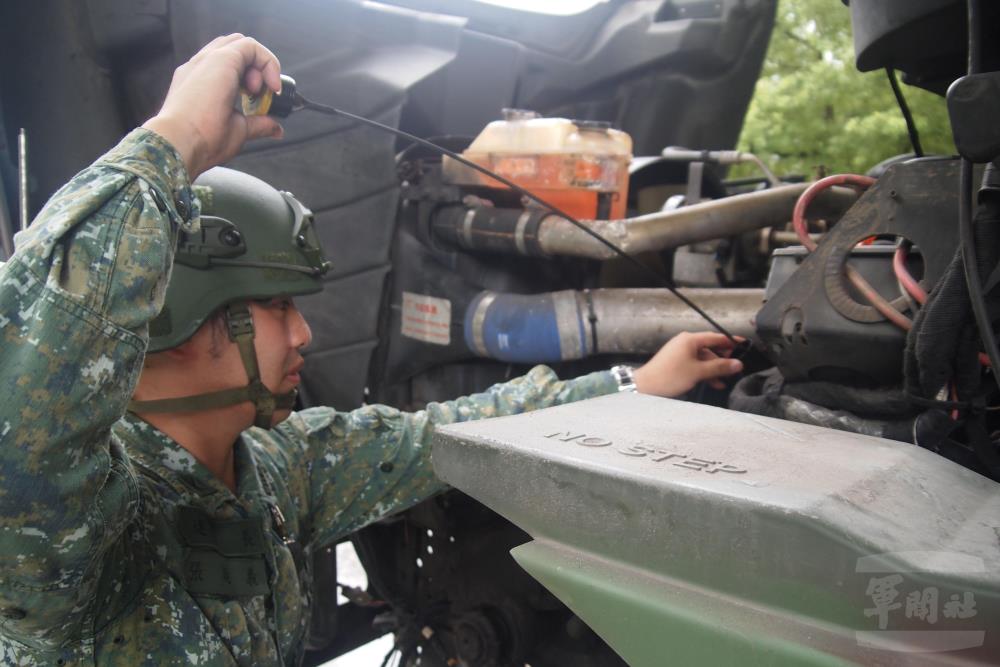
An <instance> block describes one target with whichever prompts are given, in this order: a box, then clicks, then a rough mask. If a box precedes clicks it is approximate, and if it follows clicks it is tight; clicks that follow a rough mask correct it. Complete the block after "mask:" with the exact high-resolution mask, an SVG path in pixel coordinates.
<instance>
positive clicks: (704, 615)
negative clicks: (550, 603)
mask: <svg viewBox="0 0 1000 667" xmlns="http://www.w3.org/2000/svg"><path fill="white" fill-rule="evenodd" d="M511 553H512V554H513V555H514V558H515V559H516V560H517V562H518V564H520V565H521V567H523V568H524V569H525V570H527V572H528V573H529V574H531V575H532V576H533V577H535V578H536V579H538V581H540V582H541V583H542V584H543V585H544V586H545V587H546V588H548V589H549V590H550V591H552V592H553V593H554V594H555V595H556V596H557V597H558V598H559V599H560V600H562V601H563V602H564V603H566V605H567V606H568V607H569V608H570V609H572V610H573V611H574V613H576V614H577V615H578V616H579V617H580V618H581V619H583V620H584V621H585V622H586V623H587V624H588V625H589V626H590V627H591V628H592V629H593V630H594V631H595V632H597V634H599V635H601V637H602V638H603V639H604V640H605V641H606V642H608V644H610V645H611V646H613V647H615V649H616V650H617V651H618V653H619V654H620V655H621V656H622V657H623V658H624V659H625V660H626V661H627V662H628V664H630V665H633V667H662V666H664V665H771V666H777V665H789V666H793V665H814V666H816V667H843V666H844V665H849V664H851V663H850V662H849V661H845V660H843V659H841V658H837V657H835V656H832V655H830V654H828V653H826V652H824V651H823V650H820V649H817V648H813V647H810V646H803V645H802V644H800V643H798V642H796V641H794V639H789V638H783V637H780V636H775V635H774V634H772V633H774V630H775V628H783V629H784V630H786V631H787V630H791V629H792V627H793V626H795V625H797V624H795V623H794V622H792V623H791V625H784V624H782V625H779V623H783V622H787V621H789V619H782V618H781V617H780V615H779V614H777V613H773V614H770V613H767V612H765V611H764V610H762V609H755V610H749V609H746V610H744V611H745V612H746V613H733V609H734V607H738V604H734V601H732V600H724V599H722V598H720V597H719V596H718V595H712V594H710V593H709V592H708V591H705V590H692V589H690V588H686V587H684V586H681V585H679V584H678V582H671V581H669V580H667V579H665V578H663V577H661V576H657V575H655V574H653V573H650V572H645V571H642V570H638V569H636V568H634V567H629V566H627V565H623V564H621V563H615V562H613V561H608V560H603V559H600V558H595V557H592V556H588V555H586V554H584V553H582V552H579V551H574V550H571V549H566V548H565V547H560V546H559V545H557V544H554V543H551V542H544V541H534V542H529V543H528V544H524V545H522V546H520V547H517V548H516V549H514V550H513V551H512V552H511ZM723 617H724V618H726V619H727V622H725V623H720V618H723ZM795 629H796V630H800V631H811V632H813V633H814V634H816V635H819V634H824V635H832V634H834V633H833V631H832V629H831V628H824V629H820V628H818V627H811V628H803V627H796V628H795ZM788 634H791V633H788Z"/></svg>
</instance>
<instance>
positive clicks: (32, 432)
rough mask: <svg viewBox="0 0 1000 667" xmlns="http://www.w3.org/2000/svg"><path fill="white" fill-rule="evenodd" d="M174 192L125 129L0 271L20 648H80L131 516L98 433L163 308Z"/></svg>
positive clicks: (131, 380)
mask: <svg viewBox="0 0 1000 667" xmlns="http://www.w3.org/2000/svg"><path fill="white" fill-rule="evenodd" d="M186 187H188V179H187V175H186V173H185V170H184V166H183V163H182V162H181V159H180V156H178V155H177V153H176V152H175V151H174V149H173V148H172V147H171V146H170V145H169V144H168V143H167V142H166V141H164V140H163V139H161V138H160V137H158V136H157V135H155V134H153V133H152V132H149V131H146V130H136V131H135V132H133V133H131V134H130V135H128V136H127V137H126V138H125V139H124V140H122V142H121V143H120V144H119V145H118V146H117V147H115V148H114V149H112V150H111V151H110V152H109V153H108V154H106V155H105V156H104V157H103V158H101V159H100V160H98V161H97V162H95V163H94V164H93V165H92V166H90V167H88V168H87V169H85V170H84V171H82V172H80V173H79V174H78V175H77V176H75V177H74V178H73V179H72V180H71V181H70V182H69V183H68V184H67V185H65V186H64V187H63V188H62V189H60V190H59V191H58V192H57V193H56V194H55V195H53V197H52V198H51V199H50V200H49V202H48V203H47V204H46V205H45V207H44V209H43V210H42V211H41V212H40V213H39V215H38V217H37V218H36V219H35V221H34V223H33V224H32V226H31V227H30V228H29V229H28V230H27V231H26V232H22V233H21V234H19V235H18V237H17V251H16V252H15V253H14V255H13V256H12V257H11V259H10V261H8V262H7V263H6V264H3V265H0V394H2V396H3V398H2V400H0V554H2V557H0V634H2V635H3V636H4V637H6V638H8V639H13V640H15V641H17V642H19V643H21V644H26V645H28V646H30V647H33V648H38V649H46V648H52V647H53V646H56V645H58V644H60V643H64V642H66V641H67V640H69V639H71V638H73V637H80V636H81V633H82V635H83V636H85V635H86V634H87V633H86V630H85V627H84V624H85V623H86V622H87V607H88V602H90V600H91V599H92V597H93V590H92V587H93V584H94V582H95V581H96V579H97V576H96V574H97V570H98V568H99V567H100V563H101V558H102V554H104V553H105V552H106V550H107V549H108V548H109V547H110V546H111V545H112V544H114V543H115V541H116V540H117V539H118V538H119V537H120V536H121V533H122V531H123V529H124V528H125V526H126V525H127V524H128V522H129V521H130V520H131V519H132V517H133V516H134V513H135V512H136V510H137V485H136V482H135V478H134V476H133V474H132V472H131V468H130V466H129V465H128V460H127V458H126V457H125V455H124V453H123V452H122V451H121V449H120V448H119V447H116V446H115V445H114V443H112V442H111V437H110V428H111V426H112V424H114V422H116V421H117V420H118V419H119V418H120V417H121V416H122V415H123V414H124V412H125V409H126V405H127V403H128V400H129V398H130V396H131V394H132V390H133V388H134V387H135V384H136V382H137V379H138V376H139V372H140V370H141V368H142V362H143V357H144V354H145V349H146V343H147V323H148V322H149V320H150V319H151V318H152V317H153V316H154V315H155V314H156V313H157V312H158V310H159V309H160V308H161V307H162V304H163V297H164V292H165V288H166V284H167V280H168V274H169V269H170V266H171V263H172V259H173V257H172V253H173V243H174V241H175V237H176V233H177V227H178V225H179V224H182V222H183V221H182V220H181V219H180V217H179V216H178V215H177V213H176V210H175V207H174V206H173V201H174V192H175V191H179V190H180V189H182V188H186ZM193 219H197V218H196V217H193ZM183 224H188V223H186V222H183Z"/></svg>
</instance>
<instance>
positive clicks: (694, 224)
mask: <svg viewBox="0 0 1000 667" xmlns="http://www.w3.org/2000/svg"><path fill="white" fill-rule="evenodd" d="M809 185H810V184H809V183H795V184H792V185H783V186H781V187H777V188H770V189H768V190H760V191H757V192H749V193H746V194H740V195H734V196H732V197H725V198H723V199H715V200H712V201H706V202H701V203H699V204H693V205H691V206H685V207H682V208H679V209H673V210H670V211H661V212H658V213H651V214H649V215H643V216H640V217H637V218H626V219H623V220H587V221H584V224H586V225H588V226H589V227H590V228H591V229H593V230H594V231H595V232H597V233H598V234H600V235H601V236H603V237H605V238H607V239H608V240H609V241H611V242H612V243H614V244H615V245H617V246H618V247H620V248H621V249H622V250H624V251H625V252H627V253H629V254H636V253H640V252H647V251H651V250H666V249H669V248H677V247H679V246H682V245H689V244H691V243H699V242H702V241H710V240H713V239H719V238H725V237H728V236H734V235H736V234H741V233H743V232H749V231H753V230H756V229H761V228H763V227H769V226H772V225H776V224H780V223H783V222H786V221H788V220H790V219H791V216H792V209H793V208H794V207H795V202H796V201H797V200H798V198H799V195H801V194H802V193H803V192H804V191H805V190H806V188H808V187H809ZM858 196H859V195H858V193H857V192H855V191H854V190H853V189H851V188H843V187H840V188H831V189H829V190H825V191H824V192H823V193H822V194H821V195H820V196H818V197H817V198H816V200H815V201H814V205H815V206H816V209H815V210H813V209H810V210H811V212H812V213H813V215H815V216H817V217H840V216H841V215H843V214H844V212H845V211H847V209H849V208H850V207H851V205H852V204H854V202H855V201H856V200H857V198H858ZM537 243H538V246H539V247H540V249H541V250H542V252H544V253H545V254H546V255H569V256H573V257H588V258H591V259H611V258H612V257H615V256H616V255H615V254H614V253H613V252H612V251H611V250H610V249H608V248H607V247H606V246H604V245H602V244H601V243H599V242H597V241H596V240H594V239H593V238H592V237H590V236H588V235H587V234H585V233H584V232H583V231H581V230H580V229H578V228H577V227H575V226H573V225H572V224H571V223H570V222H569V221H568V220H566V219H565V218H562V217H560V216H555V215H550V216H547V217H546V218H544V219H543V220H542V221H541V223H540V225H539V227H538V240H537Z"/></svg>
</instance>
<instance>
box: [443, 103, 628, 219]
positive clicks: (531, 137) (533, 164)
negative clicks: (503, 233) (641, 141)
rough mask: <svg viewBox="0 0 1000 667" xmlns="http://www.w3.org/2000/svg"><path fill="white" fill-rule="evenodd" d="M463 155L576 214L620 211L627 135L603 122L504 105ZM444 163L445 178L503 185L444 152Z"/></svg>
mask: <svg viewBox="0 0 1000 667" xmlns="http://www.w3.org/2000/svg"><path fill="white" fill-rule="evenodd" d="M462 157H464V158H466V159H467V160H470V161H472V162H475V163H476V164H478V165H481V166H483V167H486V168H487V169H490V170H491V171H494V172H496V173H497V174H499V175H500V176H503V177H504V178H507V179H509V180H511V181H513V182H514V183H517V184H518V185H520V186H521V187H523V188H527V189H528V190H531V191H532V192H533V193H535V194H537V195H538V196H539V197H541V198H542V199H545V200H546V201H548V202H550V203H552V204H553V205H555V206H557V207H559V208H561V209H562V210H564V211H565V212H567V213H569V214H570V215H572V216H574V217H576V218H584V219H614V218H623V217H625V202H626V199H627V197H628V164H629V161H630V160H631V159H632V138H631V137H629V135H628V134H626V133H625V132H622V131H620V130H613V129H611V128H610V126H609V124H608V123H602V122H596V121H572V120H567V119H565V118H541V117H539V116H538V114H536V113H535V112H533V111H520V110H516V109H504V119H503V120H497V121H493V122H492V123H490V124H489V125H487V126H486V128H485V129H484V130H483V131H482V132H481V133H480V134H479V136H478V137H476V139H475V141H473V142H472V144H471V145H470V146H469V147H468V148H467V149H466V150H465V151H464V152H463V153H462ZM443 166H444V179H445V181H447V182H449V183H454V184H456V185H478V186H485V187H493V188H501V189H506V186H505V185H503V184H502V183H500V182H499V181H497V180H495V179H492V178H490V177H489V176H486V175H485V174H481V173H479V172H477V171H476V170H474V169H470V168H469V167H467V166H465V165H463V164H461V163H459V162H457V161H455V160H453V159H451V158H449V157H445V158H444V162H443Z"/></svg>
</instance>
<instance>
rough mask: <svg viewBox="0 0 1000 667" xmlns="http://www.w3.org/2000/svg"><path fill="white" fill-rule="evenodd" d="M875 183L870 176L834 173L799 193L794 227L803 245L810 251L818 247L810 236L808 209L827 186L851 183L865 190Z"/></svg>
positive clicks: (793, 220)
mask: <svg viewBox="0 0 1000 667" xmlns="http://www.w3.org/2000/svg"><path fill="white" fill-rule="evenodd" d="M873 183H875V179H874V178H871V177H870V176H860V175H858V174H834V175H833V176H827V177H826V178H821V179H819V180H818V181H816V182H815V183H813V184H812V185H810V186H809V187H808V188H806V190H805V192H803V193H802V194H801V195H799V199H798V201H797V202H795V209H794V210H793V211H792V227H793V228H794V229H795V233H796V234H798V237H799V241H801V242H802V245H804V246H805V247H806V248H807V249H808V250H809V252H812V251H813V250H815V249H816V243H815V241H813V240H812V239H811V238H809V227H808V225H806V209H807V208H809V204H811V203H812V200H813V199H815V198H816V195H818V194H819V193H820V192H822V191H823V190H826V189H827V188H832V187H833V186H835V185H849V186H851V187H856V188H860V189H862V190H864V189H867V188H868V187H870V186H871V185H872V184H873Z"/></svg>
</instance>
